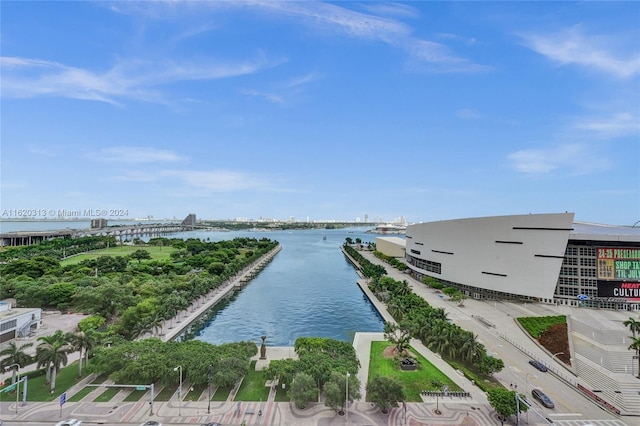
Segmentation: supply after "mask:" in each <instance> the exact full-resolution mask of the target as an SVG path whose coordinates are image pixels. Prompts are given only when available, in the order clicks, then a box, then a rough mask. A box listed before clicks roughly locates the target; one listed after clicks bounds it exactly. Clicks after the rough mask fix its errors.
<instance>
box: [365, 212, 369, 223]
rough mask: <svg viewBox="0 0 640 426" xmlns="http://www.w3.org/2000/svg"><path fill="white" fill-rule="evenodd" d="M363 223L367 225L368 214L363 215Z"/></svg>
mask: <svg viewBox="0 0 640 426" xmlns="http://www.w3.org/2000/svg"><path fill="white" fill-rule="evenodd" d="M364 223H369V215H368V214H365V215H364Z"/></svg>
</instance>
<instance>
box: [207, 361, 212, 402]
mask: <svg viewBox="0 0 640 426" xmlns="http://www.w3.org/2000/svg"><path fill="white" fill-rule="evenodd" d="M212 369H213V366H212V365H209V376H208V379H207V384H208V387H209V402H208V403H207V414H211V370H212Z"/></svg>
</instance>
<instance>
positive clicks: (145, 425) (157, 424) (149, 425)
mask: <svg viewBox="0 0 640 426" xmlns="http://www.w3.org/2000/svg"><path fill="white" fill-rule="evenodd" d="M140 426H162V423H160V422H156V421H153V420H149V421H148V422H144V423H140Z"/></svg>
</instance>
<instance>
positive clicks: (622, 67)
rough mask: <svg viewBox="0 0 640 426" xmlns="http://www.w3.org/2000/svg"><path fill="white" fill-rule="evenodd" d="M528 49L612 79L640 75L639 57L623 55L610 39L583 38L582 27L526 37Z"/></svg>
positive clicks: (602, 37) (562, 63)
mask: <svg viewBox="0 0 640 426" xmlns="http://www.w3.org/2000/svg"><path fill="white" fill-rule="evenodd" d="M523 38H524V39H525V43H526V44H527V45H528V47H529V48H531V49H532V50H534V51H536V52H538V53H539V54H541V55H543V56H546V57H548V58H549V59H551V60H553V61H556V62H558V63H560V64H561V65H567V64H575V65H579V66H583V67H586V68H591V69H595V70H598V71H600V72H603V73H605V74H609V75H612V76H614V77H617V78H630V77H634V76H636V75H638V74H640V56H639V55H638V53H637V52H636V51H634V52H633V53H628V52H624V51H623V49H621V48H619V49H618V50H617V51H616V46H618V45H619V43H617V40H615V39H614V38H613V37H611V36H607V37H604V36H594V35H585V34H583V31H582V28H581V27H580V26H574V27H571V28H569V29H567V30H565V31H562V32H559V33H555V34H526V35H523Z"/></svg>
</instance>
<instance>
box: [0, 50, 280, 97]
mask: <svg viewBox="0 0 640 426" xmlns="http://www.w3.org/2000/svg"><path fill="white" fill-rule="evenodd" d="M278 63H279V61H270V60H268V59H266V58H265V56H264V55H262V54H259V55H257V57H256V58H254V59H252V60H247V61H244V62H235V63H223V62H221V61H214V60H211V59H207V60H206V61H191V62H181V63H177V62H172V61H165V62H162V63H160V62H152V61H131V62H120V63H118V64H116V65H115V66H113V67H112V68H110V69H108V70H106V71H104V72H94V71H90V70H85V69H81V68H76V67H71V66H66V65H63V64H60V63H57V62H52V61H43V60H39V59H30V58H18V57H2V58H0V65H1V67H2V71H3V75H2V87H1V89H2V95H3V96H8V97H21V98H30V97H36V96H57V97H63V98H72V99H84V100H93V101H100V102H107V103H111V104H119V103H120V100H123V99H136V100H140V101H145V102H153V103H166V101H165V100H164V99H163V95H162V94H161V92H160V91H159V90H157V87H158V86H160V85H163V84H168V83H172V82H177V81H192V80H217V79H221V78H229V77H236V76H240V75H247V74H253V73H256V72H258V71H260V70H262V69H265V68H268V67H272V66H276V65H277V64H278Z"/></svg>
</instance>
